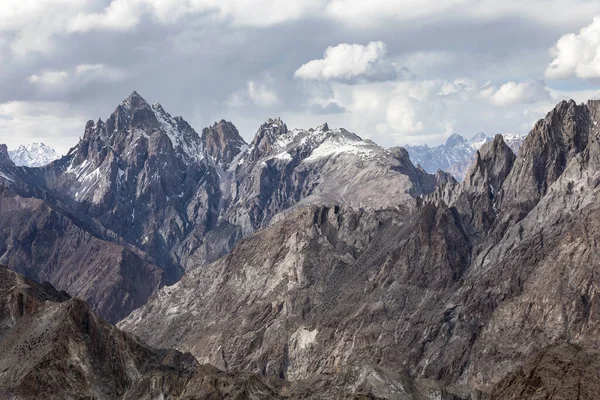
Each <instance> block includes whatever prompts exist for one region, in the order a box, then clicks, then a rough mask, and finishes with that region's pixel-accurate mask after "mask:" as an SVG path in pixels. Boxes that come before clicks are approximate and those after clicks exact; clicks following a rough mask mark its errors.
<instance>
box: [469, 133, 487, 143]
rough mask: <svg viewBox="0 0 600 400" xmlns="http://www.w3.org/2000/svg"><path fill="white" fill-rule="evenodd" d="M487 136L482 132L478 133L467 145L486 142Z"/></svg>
mask: <svg viewBox="0 0 600 400" xmlns="http://www.w3.org/2000/svg"><path fill="white" fill-rule="evenodd" d="M487 138H488V137H487V135H486V134H485V133H483V132H478V133H476V134H475V135H474V136H473V137H472V138H471V140H469V143H478V142H484V141H486V140H487Z"/></svg>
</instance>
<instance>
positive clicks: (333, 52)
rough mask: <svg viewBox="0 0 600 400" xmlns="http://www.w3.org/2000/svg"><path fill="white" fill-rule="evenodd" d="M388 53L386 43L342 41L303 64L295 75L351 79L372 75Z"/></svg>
mask: <svg viewBox="0 0 600 400" xmlns="http://www.w3.org/2000/svg"><path fill="white" fill-rule="evenodd" d="M385 53H386V45H385V43H383V42H381V41H379V42H370V43H369V44H367V45H366V46H364V45H360V44H347V43H342V44H339V45H337V46H333V47H328V48H327V49H326V50H325V56H324V57H323V58H321V59H318V60H312V61H309V62H307V63H306V64H304V65H302V66H301V67H300V68H298V70H296V72H295V73H294V77H296V78H300V79H305V80H331V79H351V78H355V77H358V76H363V75H367V76H368V75H372V74H375V73H376V72H377V71H376V69H375V65H376V63H377V62H378V61H380V60H381V59H382V58H383V57H384V56H385Z"/></svg>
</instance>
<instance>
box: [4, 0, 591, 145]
mask: <svg viewBox="0 0 600 400" xmlns="http://www.w3.org/2000/svg"><path fill="white" fill-rule="evenodd" d="M594 16H596V18H594ZM599 84H600V2H599V1H596V0H528V1H520V0H502V1H500V0H480V1H476V0H444V1H439V0H404V1H395V0H370V1H368V2H365V1H363V0H287V1H279V0H247V1H239V0H112V1H109V0H88V1H85V0H44V1H39V0H3V1H2V2H0V143H1V142H5V143H7V144H8V145H9V147H15V146H17V145H18V144H21V143H29V142H32V141H43V142H45V143H46V144H49V145H51V146H53V147H55V148H57V150H59V151H60V152H66V151H67V150H68V149H69V148H70V147H71V146H73V145H74V144H75V143H76V142H77V140H78V137H79V136H80V135H81V134H82V133H83V128H84V125H85V122H86V121H87V120H88V119H97V118H98V117H102V118H103V119H104V118H106V117H108V116H109V115H110V113H111V112H112V111H113V110H114V108H115V107H116V105H117V104H119V102H120V101H121V100H122V99H123V98H125V97H126V96H127V95H128V94H129V93H130V92H132V91H133V90H137V91H138V92H139V93H140V94H141V95H142V96H144V97H145V98H146V99H147V100H148V101H150V102H153V103H154V102H160V103H161V104H162V105H163V106H164V107H165V109H167V110H168V111H169V112H170V113H172V114H177V115H182V116H183V117H184V118H185V119H186V120H188V121H189V122H190V123H191V124H192V126H194V127H195V128H196V130H198V131H200V130H201V129H202V128H203V127H204V126H206V125H208V124H211V123H212V122H214V121H216V120H220V119H222V118H225V119H227V120H231V121H232V122H233V123H234V124H236V126H238V128H239V129H240V131H241V133H242V135H243V136H244V137H246V139H248V140H249V139H251V138H252V136H253V135H254V132H255V131H256V129H257V128H258V126H259V125H260V124H261V123H262V122H264V121H265V120H266V119H268V118H269V117H275V116H281V117H282V118H283V119H284V120H285V121H286V122H287V124H288V126H289V127H292V128H293V127H303V128H308V127H311V126H317V125H320V124H321V123H323V122H325V121H327V122H329V124H330V126H339V127H345V128H347V129H349V130H351V131H354V132H356V133H358V134H359V135H361V136H363V137H365V138H371V139H373V140H375V141H376V142H378V143H379V144H382V145H385V146H393V145H403V144H420V143H428V144H431V145H434V144H438V143H440V142H442V141H444V140H445V138H446V137H447V136H449V135H450V134H451V133H452V132H457V133H460V134H462V135H464V136H467V137H469V136H472V135H474V134H475V133H477V132H480V131H483V132H486V133H487V134H495V133H500V132H514V133H527V132H528V131H529V130H530V129H531V127H532V126H533V123H534V122H535V121H536V120H537V119H539V118H541V117H543V116H544V115H545V113H546V112H548V111H549V110H550V109H551V108H552V107H553V106H554V104H555V103H557V102H558V101H560V100H561V99H565V98H574V99H575V100H576V101H578V102H581V101H585V100H587V99H589V98H596V97H598V95H600V87H599Z"/></svg>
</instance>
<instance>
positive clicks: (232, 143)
mask: <svg viewBox="0 0 600 400" xmlns="http://www.w3.org/2000/svg"><path fill="white" fill-rule="evenodd" d="M201 141H202V145H203V147H204V151H205V153H206V155H207V156H208V157H209V158H211V159H212V161H213V162H214V163H215V164H216V165H218V166H220V167H221V168H223V169H227V168H229V166H230V165H231V162H232V161H233V160H234V159H235V157H236V156H237V155H238V154H240V153H241V152H242V151H243V150H244V149H245V148H246V147H247V144H246V142H245V141H244V139H243V138H242V137H241V136H240V133H239V132H238V130H237V128H236V127H235V125H233V124H232V123H231V122H228V121H225V120H221V121H219V122H215V123H214V124H213V125H212V126H210V127H207V128H204V129H203V130H202V135H201Z"/></svg>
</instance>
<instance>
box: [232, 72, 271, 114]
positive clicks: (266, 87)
mask: <svg viewBox="0 0 600 400" xmlns="http://www.w3.org/2000/svg"><path fill="white" fill-rule="evenodd" d="M272 85H273V79H272V78H270V77H269V76H266V77H265V78H263V79H262V80H251V81H248V83H247V86H246V89H245V90H242V91H238V92H235V93H233V94H232V95H231V96H229V100H228V101H227V105H228V106H229V107H243V106H247V105H248V104H254V105H257V106H259V107H272V106H274V105H276V104H278V103H279V97H278V96H277V92H276V91H275V90H274V89H273V88H272Z"/></svg>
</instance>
